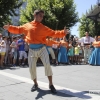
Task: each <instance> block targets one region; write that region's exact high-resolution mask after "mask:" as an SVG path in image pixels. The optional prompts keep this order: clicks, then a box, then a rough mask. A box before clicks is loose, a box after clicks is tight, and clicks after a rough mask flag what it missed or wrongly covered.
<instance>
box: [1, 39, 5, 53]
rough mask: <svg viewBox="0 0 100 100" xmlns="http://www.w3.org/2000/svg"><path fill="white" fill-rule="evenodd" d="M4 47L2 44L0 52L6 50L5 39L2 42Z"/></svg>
mask: <svg viewBox="0 0 100 100" xmlns="http://www.w3.org/2000/svg"><path fill="white" fill-rule="evenodd" d="M1 44H2V45H3V46H4V47H2V46H1V48H0V52H6V42H5V41H4V40H2V43H1Z"/></svg>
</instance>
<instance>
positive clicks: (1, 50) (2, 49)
mask: <svg viewBox="0 0 100 100" xmlns="http://www.w3.org/2000/svg"><path fill="white" fill-rule="evenodd" d="M6 40H7V38H6V37H5V36H3V38H2V40H1V42H0V67H1V68H4V66H3V63H4V58H5V54H6Z"/></svg>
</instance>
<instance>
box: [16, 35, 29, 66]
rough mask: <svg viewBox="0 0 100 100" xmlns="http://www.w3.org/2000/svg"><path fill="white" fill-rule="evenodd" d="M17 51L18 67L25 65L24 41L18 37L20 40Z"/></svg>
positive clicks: (21, 37)
mask: <svg viewBox="0 0 100 100" xmlns="http://www.w3.org/2000/svg"><path fill="white" fill-rule="evenodd" d="M18 51H19V65H25V62H26V59H27V54H26V52H25V41H24V40H23V36H20V39H19V40H18ZM23 57H24V58H23ZM22 59H23V62H22Z"/></svg>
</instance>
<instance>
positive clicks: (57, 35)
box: [43, 26, 66, 38]
mask: <svg viewBox="0 0 100 100" xmlns="http://www.w3.org/2000/svg"><path fill="white" fill-rule="evenodd" d="M43 31H44V34H45V35H47V36H51V37H55V38H62V37H64V36H65V35H66V34H65V32H64V30H56V31H54V30H52V29H50V28H48V27H47V26H43Z"/></svg>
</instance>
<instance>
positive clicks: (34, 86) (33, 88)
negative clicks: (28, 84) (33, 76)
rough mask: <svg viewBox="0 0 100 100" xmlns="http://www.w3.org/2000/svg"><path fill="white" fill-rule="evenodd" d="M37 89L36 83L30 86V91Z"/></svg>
mask: <svg viewBox="0 0 100 100" xmlns="http://www.w3.org/2000/svg"><path fill="white" fill-rule="evenodd" d="M37 89H38V85H36V84H34V85H33V86H32V88H31V92H34V91H36V90H37Z"/></svg>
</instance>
